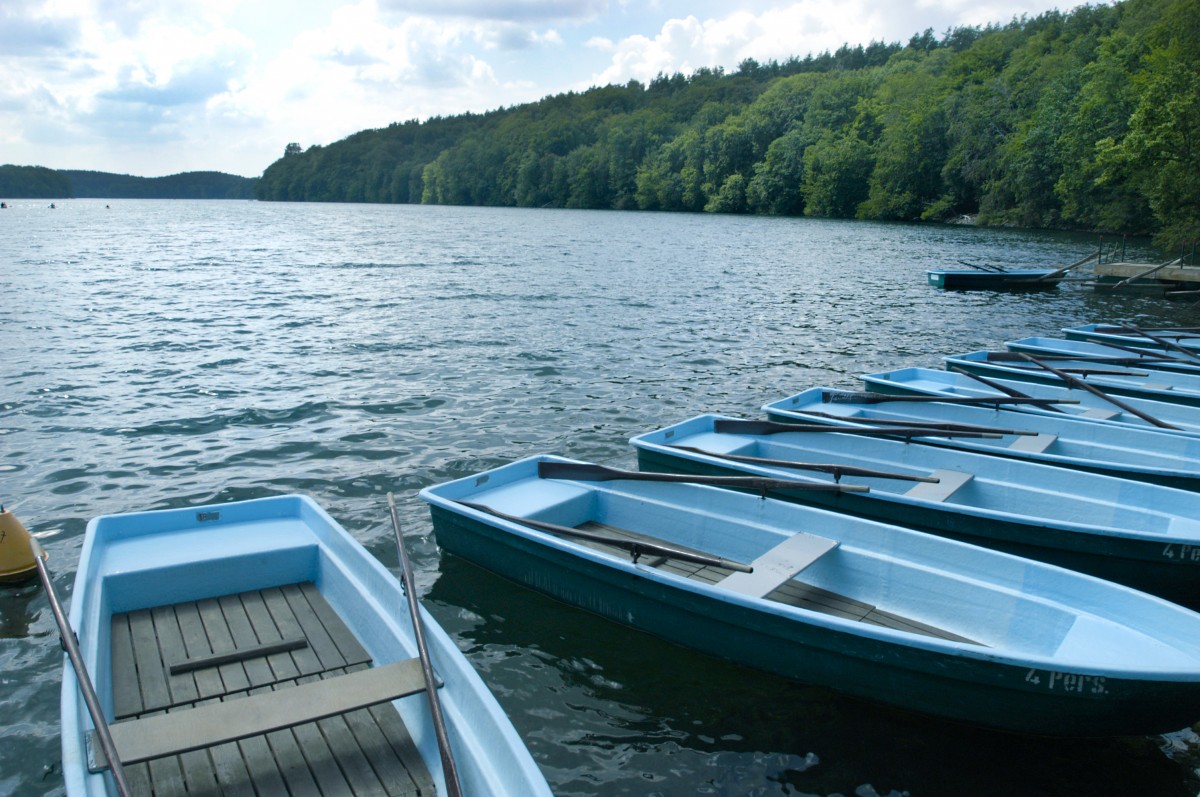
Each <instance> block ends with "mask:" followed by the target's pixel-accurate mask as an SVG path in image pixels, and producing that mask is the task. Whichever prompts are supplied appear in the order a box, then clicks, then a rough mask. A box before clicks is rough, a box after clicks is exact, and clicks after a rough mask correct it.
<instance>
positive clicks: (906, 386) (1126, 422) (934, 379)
mask: <svg viewBox="0 0 1200 797" xmlns="http://www.w3.org/2000/svg"><path fill="white" fill-rule="evenodd" d="M985 378H986V377H985ZM862 379H863V382H865V383H866V385H867V388H868V389H869V390H872V391H875V392H878V393H891V394H895V395H917V396H945V397H950V398H964V397H973V398H976V399H979V398H986V397H989V396H990V397H1000V396H1005V395H1007V394H1006V393H1004V392H1001V391H1000V390H997V389H996V388H994V387H990V386H988V385H986V384H984V383H983V382H980V381H978V380H977V379H973V378H972V377H971V376H969V375H967V374H959V373H952V372H950V371H937V370H934V369H932V368H898V369H896V370H895V371H884V372H881V373H877V374H867V375H866V376H864V377H862ZM991 381H992V382H993V383H995V385H997V386H998V387H1001V388H1005V389H1007V390H1010V391H1017V392H1020V393H1023V394H1025V395H1027V396H1031V397H1033V398H1038V399H1056V400H1058V401H1060V402H1074V403H1059V404H1055V405H1054V408H1057V409H1058V410H1060V411H1059V412H1056V411H1055V409H1053V408H1051V407H1044V406H1034V405H1031V404H1005V405H1004V406H1005V408H1009V409H1013V410H1018V411H1020V412H1028V413H1036V414H1042V415H1051V416H1052V417H1059V416H1060V415H1066V416H1068V417H1071V418H1078V419H1082V420H1087V421H1091V422H1094V423H1100V424H1103V425H1105V426H1108V425H1122V426H1131V427H1135V428H1138V429H1155V428H1161V427H1157V426H1156V425H1155V424H1153V423H1151V422H1150V421H1148V420H1147V419H1146V417H1144V416H1147V415H1148V416H1150V417H1152V418H1155V419H1157V420H1159V421H1161V422H1164V423H1167V424H1169V425H1170V426H1172V427H1174V431H1172V434H1185V435H1190V436H1192V437H1195V436H1200V408H1197V407H1188V406H1186V405H1183V404H1174V403H1168V402H1165V401H1150V400H1148V399H1139V398H1132V397H1130V398H1122V399H1120V401H1121V403H1123V404H1125V405H1127V406H1128V407H1129V408H1131V409H1133V410H1137V411H1138V412H1141V413H1142V415H1137V414H1134V413H1133V412H1130V411H1128V410H1125V409H1122V408H1121V407H1119V406H1117V405H1116V404H1113V403H1111V402H1109V401H1106V400H1104V399H1102V398H1100V397H1098V396H1096V395H1094V394H1091V393H1088V392H1087V391H1085V390H1081V389H1078V388H1068V387H1062V386H1058V385H1040V384H1037V383H1036V382H1022V381H1020V380H1016V379H992V380H991Z"/></svg>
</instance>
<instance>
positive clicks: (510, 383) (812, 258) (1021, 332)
mask: <svg viewBox="0 0 1200 797" xmlns="http://www.w3.org/2000/svg"><path fill="white" fill-rule="evenodd" d="M105 204H106V203H104V202H103V201H101V202H89V201H78V202H67V203H63V204H62V205H61V206H60V207H59V208H58V209H57V210H55V211H54V212H52V213H51V212H49V211H46V210H45V209H44V208H41V207H35V206H34V205H33V204H32V203H30V204H20V203H18V206H17V207H15V208H13V209H11V210H5V211H4V213H3V214H0V227H3V231H2V232H0V264H3V266H2V267H0V286H2V287H3V290H4V301H3V302H0V332H2V333H3V336H4V338H3V339H4V355H3V357H0V502H3V503H5V504H15V503H18V502H19V503H20V515H21V517H22V520H23V522H24V523H25V525H26V526H27V527H29V528H30V530H32V531H35V532H37V533H39V534H43V535H46V536H44V537H43V539H42V541H43V543H44V545H45V546H46V547H47V548H48V549H49V550H50V553H51V557H52V558H51V563H52V567H53V570H54V573H55V585H56V588H57V589H58V591H59V593H60V594H61V595H63V596H64V598H69V594H70V589H71V581H72V578H73V570H74V567H75V565H76V562H77V560H78V555H79V548H80V543H81V540H82V536H83V530H84V526H85V524H86V521H87V519H88V518H90V517H93V516H95V515H98V514H104V513H110V512H126V511H132V510H143V509H153V508H165V507H174V506H184V505H194V504H198V503H204V502H212V501H228V500H236V499H242V498H253V497H259V496H266V495H277V494H282V493H290V492H303V493H307V494H309V495H312V496H313V497H314V498H315V499H316V500H317V501H318V502H319V503H321V504H322V505H323V506H324V507H325V508H326V509H328V510H329V511H330V513H331V514H333V515H334V516H335V517H336V518H338V519H339V520H340V521H341V522H342V523H343V524H344V525H345V526H346V527H347V529H349V530H350V532H351V533H353V534H354V535H355V536H356V537H358V538H359V539H360V540H362V541H363V542H364V543H365V544H366V545H367V547H368V549H369V550H371V551H372V553H374V554H375V555H376V556H378V557H379V558H380V559H381V560H382V561H384V562H385V563H387V564H389V565H390V566H394V565H395V563H396V553H395V550H394V548H393V547H392V544H391V528H390V524H389V521H388V518H387V511H386V504H385V503H384V494H385V493H386V492H387V491H389V490H393V491H395V492H396V493H397V496H398V497H399V498H400V499H401V500H400V512H401V520H402V522H403V524H404V526H405V528H406V529H407V530H408V531H409V534H408V539H409V544H410V546H411V547H410V549H411V551H412V555H413V559H414V564H415V566H416V568H417V580H418V585H419V586H420V587H421V588H422V589H426V590H428V591H429V593H430V599H431V608H432V610H433V611H434V613H435V615H437V616H438V617H439V619H441V620H442V621H443V622H444V623H445V624H446V626H447V628H448V630H449V631H450V632H451V634H452V635H454V636H455V637H456V638H457V639H458V640H459V642H460V644H461V645H463V646H464V648H466V649H467V651H468V655H469V656H470V658H471V660H472V661H473V662H474V663H475V664H476V666H478V667H479V668H480V670H481V671H482V672H483V674H484V676H485V679H486V680H487V681H488V683H489V684H490V685H491V686H492V687H493V688H494V689H495V690H496V692H497V694H498V696H499V697H500V699H501V702H502V703H503V705H504V706H505V708H506V709H508V710H509V711H510V712H512V714H513V717H514V721H515V723H516V725H517V727H518V729H519V730H520V731H521V733H522V735H523V736H524V737H525V738H526V739H527V740H528V742H529V744H530V747H531V748H532V750H533V752H534V755H535V756H536V757H537V759H538V761H539V763H540V764H541V765H542V766H543V767H544V768H545V771H546V772H547V774H548V776H549V777H550V780H551V784H552V786H553V787H554V788H555V790H556V792H557V793H560V794H564V795H566V794H578V795H584V794H597V795H617V794H638V795H641V794H663V795H676V794H731V795H732V794H737V795H742V794H771V795H776V794H819V795H829V794H833V793H840V794H844V795H850V794H856V793H857V794H859V795H862V797H869V795H870V794H872V793H878V794H880V795H888V794H890V793H891V792H897V793H900V792H908V793H910V794H912V795H914V797H918V796H919V797H929V796H930V795H955V796H957V795H965V794H980V795H988V794H995V795H1013V794H1021V795H1038V794H1045V795H1055V796H1056V797H1057V796H1058V795H1072V794H1079V795H1083V794H1086V795H1089V797H1094V796H1095V795H1118V794H1120V795H1124V794H1134V793H1136V794H1156V795H1183V794H1192V793H1195V791H1196V788H1197V785H1200V784H1197V783H1196V782H1195V779H1194V777H1193V776H1192V775H1191V769H1192V765H1193V759H1194V755H1193V751H1194V750H1196V749H1197V746H1196V744H1195V743H1194V742H1193V741H1192V740H1190V738H1189V737H1186V736H1181V737H1179V738H1178V739H1173V740H1169V741H1168V742H1163V741H1162V740H1157V739H1156V740H1148V739H1132V740H1117V741H1113V740H1102V741H1088V740H1083V741H1079V740H1067V741H1063V740H1055V741H1052V742H1048V741H1044V740H1036V739H1029V738H1026V737H1012V736H1004V735H1000V734H994V733H988V732H982V731H978V730H975V729H970V728H965V727H962V726H956V725H949V724H946V723H939V722H934V721H931V720H926V719H923V718H920V717H915V716H912V715H909V714H903V713H900V712H896V711H893V710H890V709H887V708H881V707H878V706H875V705H871V704H868V703H863V702H860V701H854V700H849V699H846V698H843V697H840V696H837V695H834V694H832V693H830V692H826V691H824V690H818V689H813V688H810V687H807V686H804V685H802V684H797V683H792V682H788V681H783V680H781V679H778V678H775V677H772V676H768V675H764V674H761V673H756V672H750V671H747V670H744V669H742V668H740V667H736V666H734V665H731V664H728V663H725V662H721V661H717V660H714V659H710V658H707V657H704V656H700V655H698V654H695V653H692V652H690V651H687V650H683V649H680V648H677V647H675V646H672V645H668V644H665V643H662V642H659V641H657V640H655V639H651V638H648V637H646V636H644V635H641V634H638V633H636V632H634V631H630V630H629V629H625V628H622V627H618V626H615V625H612V624H610V623H608V622H606V621H602V620H599V619H596V618H593V617H591V616H589V615H586V614H584V613H582V612H579V611H577V610H574V609H570V608H568V607H565V606H562V605H559V604H557V603H554V602H553V601H550V600H548V599H545V598H542V597H540V596H538V595H535V594H533V593H530V592H526V591H524V590H521V589H517V588H515V587H512V586H510V585H508V584H507V583H506V582H503V581H501V580H499V579H497V578H495V577H493V576H490V575H489V574H487V573H485V572H483V571H480V570H477V569H476V568H473V567H472V566H470V565H467V564H465V563H463V562H461V561H456V560H455V559H454V558H453V557H450V556H445V557H443V556H441V555H440V554H439V552H438V550H437V548H436V545H435V541H434V540H433V538H432V536H431V535H430V534H429V531H430V528H429V520H428V514H427V510H426V509H425V507H424V505H423V504H421V503H420V502H419V501H417V500H416V498H415V492H416V491H417V490H418V489H420V488H421V487H424V486H426V485H429V484H433V483H437V482H441V481H445V480H447V479H453V478H458V477H460V476H463V475H466V474H468V473H472V472H476V471H479V470H483V469H486V468H490V467H494V466H497V465H500V464H503V463H505V462H509V461H511V460H513V459H516V458H518V457H523V456H527V455H530V454H534V453H538V452H543V451H545V452H552V453H557V454H562V455H566V456H573V457H578V458H581V459H590V460H597V461H601V462H607V463H612V464H623V465H629V464H631V463H632V456H631V453H630V449H629V447H628V446H627V442H626V441H627V440H628V438H629V437H631V436H633V435H635V434H638V433H641V432H644V431H646V430H648V429H652V428H658V427H661V426H664V425H667V424H669V423H673V422H676V421H679V420H682V419H684V418H687V417H690V416H692V415H695V414H698V413H701V412H717V413H723V414H731V415H741V416H749V417H761V412H760V409H759V408H760V407H761V406H762V405H763V404H765V403H768V402H770V401H773V400H776V399H778V398H781V397H783V396H787V395H792V394H794V393H796V392H798V391H799V390H800V389H802V388H804V387H807V386H811V385H830V386H840V387H851V388H853V387H857V386H858V384H859V383H858V381H857V378H858V376H859V375H860V374H863V373H869V372H875V371H882V370H888V369H891V368H896V367H901V366H908V365H920V366H926V367H940V365H941V363H940V358H941V357H942V356H943V355H946V354H952V353H961V352H966V351H972V350H976V349H982V348H995V347H998V346H999V345H1001V344H1002V342H1003V341H1005V340H1009V339H1013V338H1018V337H1025V336H1028V335H1035V334H1036V335H1053V334H1055V332H1056V330H1058V329H1059V328H1060V327H1063V326H1068V325H1074V324H1078V323H1081V322H1085V321H1090V320H1114V321H1115V320H1126V321H1136V322H1139V323H1146V324H1151V323H1165V324H1171V323H1186V324H1194V323H1195V319H1194V314H1195V310H1194V308H1193V307H1192V306H1191V305H1188V304H1183V303H1178V304H1176V303H1169V302H1164V301H1163V300H1158V299H1147V298H1140V297H1121V296H1108V295H1102V296H1096V295H1093V294H1092V293H1090V292H1088V291H1085V290H1083V289H1081V288H1079V287H1078V286H1072V285H1067V286H1063V287H1061V288H1059V289H1057V290H1052V291H1046V292H1044V293H1038V294H1033V295H1031V294H1025V295H1020V294H997V293H946V292H941V291H937V290H934V289H932V288H930V287H929V286H928V285H927V284H926V279H925V270H926V269H927V268H932V267H941V266H946V265H954V264H956V263H957V262H959V261H960V260H968V261H972V262H995V263H1006V264H1012V265H1047V264H1063V263H1068V262H1072V261H1074V260H1076V259H1078V258H1079V257H1081V256H1082V255H1083V254H1084V253H1086V252H1087V251H1089V250H1090V249H1092V248H1094V240H1093V239H1092V238H1091V237H1090V236H1073V235H1066V234H1061V235H1060V234H1053V235H1052V234H1042V233H1029V232H1023V231H1015V230H981V229H971V228H960V227H942V226H916V225H901V224H876V223H862V222H834V221H819V220H812V219H766V218H744V217H713V216H701V215H694V216H693V215H672V214H655V213H606V212H576V211H530V210H505V209H470V208H425V207H411V206H361V205H287V204H260V203H252V202H132V201H131V202H112V201H109V202H108V203H107V204H110V205H111V206H112V207H111V209H110V210H105V209H104V205H105ZM1130 256H1131V257H1143V258H1144V259H1147V260H1153V259H1155V258H1156V257H1157V255H1156V254H1155V253H1152V252H1148V251H1139V252H1132V251H1131V252H1130ZM42 598H43V596H41V595H40V593H39V592H38V591H37V590H33V591H24V592H23V591H17V592H0V673H3V675H0V681H2V682H3V684H4V688H3V689H0V716H3V717H4V718H5V722H4V723H2V724H0V793H3V794H9V793H13V794H31V795H40V794H47V795H49V794H59V793H60V792H61V788H62V786H61V778H60V777H59V776H58V774H57V771H58V770H57V767H58V763H57V762H58V757H59V751H58V736H57V734H58V730H57V726H58V714H57V712H58V684H59V667H60V665H61V657H62V654H61V651H60V649H59V646H58V642H57V637H56V635H55V634H54V633H53V622H52V619H51V618H50V617H49V613H48V609H47V608H46V607H45V605H44V601H43V599H42ZM1160 743H1162V744H1164V746H1166V747H1167V748H1168V749H1169V750H1170V752H1171V756H1173V757H1169V756H1167V755H1164V754H1163V753H1162V752H1160V750H1159V749H1158V745H1159V744H1160Z"/></svg>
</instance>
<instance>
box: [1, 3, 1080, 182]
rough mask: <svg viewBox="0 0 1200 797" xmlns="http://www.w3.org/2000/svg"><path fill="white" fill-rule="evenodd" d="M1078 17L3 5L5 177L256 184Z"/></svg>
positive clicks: (894, 10) (543, 6)
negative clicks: (637, 93)
mask: <svg viewBox="0 0 1200 797" xmlns="http://www.w3.org/2000/svg"><path fill="white" fill-rule="evenodd" d="M1075 5H1078V3H1076V2H1068V3H1061V2H1060V3H1054V2H1046V1H1044V0H1012V1H1011V2H1001V0H977V1H974V2H973V1H972V0H873V1H872V0H774V2H770V1H768V0H761V1H760V0H726V1H725V2H709V1H708V0H692V1H691V2H676V0H648V1H647V2H642V1H640V0H491V1H488V0H359V1H358V2H346V1H343V0H0V163H16V164H23V165H40V166H49V167H52V168H56V169H95V170H99V171H109V172H118V173H122V174H136V175H142V176H148V177H155V176H160V175H165V174H174V173H177V172H183V171H196V170H214V171H223V172H229V173H232V174H242V175H246V176H255V175H258V174H261V173H262V170H263V169H265V168H266V167H267V166H268V165H270V163H271V162H272V161H274V160H275V159H276V158H278V157H279V156H280V155H282V153H283V148H284V146H285V145H286V144H287V143H288V142H292V141H295V142H298V143H299V144H301V146H304V147H308V146H309V145H312V144H328V143H330V142H333V141H336V140H338V139H341V138H344V137H345V136H347V135H349V134H351V133H354V132H356V131H358V130H363V129H365V128H371V127H382V126H385V125H387V124H389V123H390V122H394V121H403V120H407V119H426V118H428V117H430V116H435V115H443V116H448V115H453V114H458V113H462V112H465V111H486V110H489V109H493V108H497V107H502V106H508V105H515V104H519V103H522V102H528V101H530V100H536V99H538V98H539V97H544V96H546V95H548V94H556V93H559V92H563V91H568V90H584V89H586V88H588V87H590V86H594V85H604V84H608V83H625V82H627V81H629V80H630V79H637V80H641V81H649V80H651V79H653V77H654V76H655V75H656V74H658V73H660V72H663V73H667V74H670V73H673V72H677V71H679V72H683V73H685V74H689V73H691V72H692V71H693V70H695V69H696V68H698V67H702V66H709V67H716V66H723V67H725V68H726V69H730V70H731V69H733V68H735V67H736V65H737V64H738V63H739V62H740V61H742V60H743V59H745V58H748V57H749V58H755V59H757V60H759V61H768V60H771V59H777V60H785V59H787V58H788V57H790V56H792V55H797V56H801V57H803V56H804V55H806V54H808V53H820V52H822V51H824V50H834V49H837V47H839V46H841V45H842V44H844V43H850V44H868V43H870V42H871V41H907V40H908V38H909V37H910V36H911V35H912V34H914V33H917V32H920V31H922V30H924V29H925V28H932V29H933V30H934V32H935V33H938V34H941V33H943V32H945V31H946V30H948V29H950V28H952V27H956V26H959V25H983V24H986V23H988V22H1007V21H1009V20H1011V19H1012V18H1013V17H1016V16H1020V15H1022V14H1029V15H1036V14H1039V13H1041V12H1043V11H1046V10H1049V9H1051V8H1055V7H1057V8H1060V9H1062V10H1064V11H1066V10H1069V9H1070V8H1072V7H1074V6H1075Z"/></svg>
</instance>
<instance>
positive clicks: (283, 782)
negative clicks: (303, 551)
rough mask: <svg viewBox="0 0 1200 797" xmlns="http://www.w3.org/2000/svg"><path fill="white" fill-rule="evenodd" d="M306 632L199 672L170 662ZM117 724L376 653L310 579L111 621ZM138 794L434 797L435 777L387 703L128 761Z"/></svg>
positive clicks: (321, 674)
mask: <svg viewBox="0 0 1200 797" xmlns="http://www.w3.org/2000/svg"><path fill="white" fill-rule="evenodd" d="M298 638H303V639H304V640H305V641H306V643H307V644H305V645H304V646H303V647H300V648H298V649H296V650H291V651H285V652H275V653H269V654H268V655H259V656H257V657H252V658H248V659H246V660H244V661H235V662H231V663H225V664H220V665H217V666H209V667H202V668H200V669H195V670H192V671H189V672H181V673H179V674H172V673H171V665H172V664H176V663H179V662H181V661H184V660H195V659H198V658H202V657H206V656H211V655H214V654H222V653H228V652H232V651H237V650H244V649H247V648H254V647H257V646H261V645H267V644H270V643H274V642H280V641H286V640H294V639H298ZM112 650H113V661H112V670H113V707H114V713H115V716H116V719H117V721H118V722H119V721H120V720H121V719H131V718H136V717H143V716H149V715H152V714H157V713H160V712H163V711H172V712H173V711H186V710H187V709H188V708H190V707H193V706H199V705H203V704H205V703H210V702H214V701H217V700H237V699H238V698H240V697H246V696H248V695H252V694H259V693H261V692H266V691H273V690H281V689H287V688H288V687H290V686H294V685H297V684H302V683H307V682H310V681H314V680H318V679H324V678H331V677H335V676H337V675H341V674H344V673H348V672H352V671H355V670H360V669H364V668H366V667H368V666H370V663H371V659H370V657H369V656H368V655H367V652H366V651H365V650H364V649H363V647H362V645H361V644H360V643H359V642H358V640H357V639H356V638H355V637H354V634H353V633H352V632H351V631H350V629H349V628H348V627H347V626H346V624H345V623H343V622H342V620H341V619H340V618H339V617H338V616H337V614H336V612H334V610H333V608H332V607H330V605H329V604H328V603H327V602H326V601H325V599H324V598H323V597H322V596H321V594H320V593H319V592H318V591H317V589H316V587H315V586H314V585H313V584H312V583H311V582H308V583H303V584H292V585H289V586H285V587H278V588H271V589H264V590H255V591H251V592H244V593H241V594H237V595H226V596H223V597H220V598H212V599H208V600H201V601H194V602H188V603H179V604H175V605H173V606H163V607H159V608H156V609H143V610H138V611H133V612H128V613H124V614H118V615H114V616H113V621H112ZM126 773H127V775H128V776H129V779H130V785H131V786H132V787H133V791H134V793H135V794H139V795H155V797H172V796H173V795H188V797H193V796H194V795H322V797H328V796H329V795H362V794H371V795H433V794H434V793H435V791H434V786H433V781H432V779H431V777H430V775H429V772H428V770H427V769H426V768H425V765H424V762H423V761H422V760H421V757H420V755H419V753H418V752H417V750H416V747H415V746H414V744H413V741H412V738H411V737H410V735H409V733H408V730H407V729H406V728H405V727H404V723H403V721H402V720H401V719H400V715H399V714H398V713H397V712H396V710H395V708H394V707H392V706H391V705H390V704H387V703H385V704H382V705H379V706H375V707H372V708H366V709H360V710H357V711H352V712H349V713H347V714H343V715H340V716H337V717H332V718H330V719H325V720H319V721H317V722H310V723H307V724H304V725H299V726H296V727H294V728H291V729H287V730H280V731H274V732H271V733H267V734H264V735H263V736H256V737H252V738H249V739H244V740H242V741H240V742H230V743H228V744H222V745H218V746H216V747H213V748H211V749H209V750H201V751H196V752H191V753H184V754H182V755H178V756H172V757H169V758H162V759H157V760H154V761H150V762H148V763H145V764H139V765H135V766H132V767H127V768H126Z"/></svg>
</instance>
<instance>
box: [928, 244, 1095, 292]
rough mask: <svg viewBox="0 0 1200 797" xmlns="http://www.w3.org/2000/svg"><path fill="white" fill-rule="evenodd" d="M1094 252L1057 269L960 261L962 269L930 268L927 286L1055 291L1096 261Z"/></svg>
mask: <svg viewBox="0 0 1200 797" xmlns="http://www.w3.org/2000/svg"><path fill="white" fill-rule="evenodd" d="M1096 254H1097V253H1095V252H1093V253H1092V254H1089V255H1087V256H1086V257H1083V258H1080V259H1079V260H1076V261H1075V262H1074V263H1071V264H1070V265H1066V266H1062V267H1060V268H1024V269H1017V268H1006V267H1004V266H996V265H988V264H979V263H967V262H965V261H964V262H963V265H965V266H966V267H967V268H965V269H931V270H929V271H927V272H925V273H926V275H927V276H928V278H929V284H930V285H932V286H934V287H935V288H942V289H944V290H960V291H970V290H989V291H1013V290H1017V291H1021V290H1044V289H1047V288H1054V287H1056V286H1057V285H1058V284H1059V283H1060V282H1062V281H1063V280H1065V279H1066V278H1067V275H1068V274H1069V273H1070V272H1071V271H1072V269H1076V268H1078V267H1080V266H1082V265H1084V264H1085V263H1088V262H1090V261H1092V260H1093V259H1095V257H1096Z"/></svg>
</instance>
